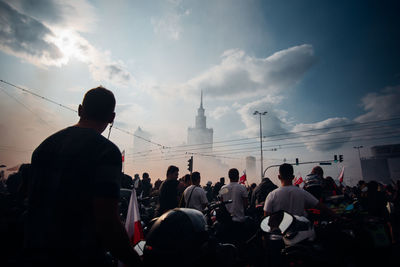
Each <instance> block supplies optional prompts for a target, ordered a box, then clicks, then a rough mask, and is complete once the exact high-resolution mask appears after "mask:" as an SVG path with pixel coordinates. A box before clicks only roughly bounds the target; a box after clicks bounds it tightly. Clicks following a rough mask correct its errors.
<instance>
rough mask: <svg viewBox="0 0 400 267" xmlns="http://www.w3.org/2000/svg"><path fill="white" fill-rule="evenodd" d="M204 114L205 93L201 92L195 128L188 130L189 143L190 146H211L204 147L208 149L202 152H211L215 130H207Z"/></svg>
mask: <svg viewBox="0 0 400 267" xmlns="http://www.w3.org/2000/svg"><path fill="white" fill-rule="evenodd" d="M204 112H205V110H204V108H203V91H201V96H200V107H199V108H198V109H197V116H196V121H195V127H194V128H191V127H189V128H188V137H187V143H188V145H197V144H209V145H207V146H204V147H206V148H205V149H204V150H202V152H211V151H212V143H213V129H212V128H207V118H206V116H205V115H204Z"/></svg>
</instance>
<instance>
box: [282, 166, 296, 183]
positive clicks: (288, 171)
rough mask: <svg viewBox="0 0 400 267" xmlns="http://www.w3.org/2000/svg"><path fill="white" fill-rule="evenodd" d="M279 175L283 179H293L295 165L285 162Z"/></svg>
mask: <svg viewBox="0 0 400 267" xmlns="http://www.w3.org/2000/svg"><path fill="white" fill-rule="evenodd" d="M279 175H280V179H282V180H292V179H293V178H294V176H293V166H292V165H290V164H287V163H283V164H282V165H281V166H279Z"/></svg>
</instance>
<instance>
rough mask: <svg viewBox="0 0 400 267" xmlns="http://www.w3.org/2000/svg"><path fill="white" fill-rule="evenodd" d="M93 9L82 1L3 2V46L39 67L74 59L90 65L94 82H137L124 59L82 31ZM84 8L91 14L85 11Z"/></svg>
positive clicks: (0, 7)
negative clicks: (111, 52) (112, 53)
mask: <svg viewBox="0 0 400 267" xmlns="http://www.w3.org/2000/svg"><path fill="white" fill-rule="evenodd" d="M92 9H93V8H92V7H91V6H90V4H89V3H88V2H86V1H83V0H82V1H72V2H68V3H66V2H62V1H44V0H43V1H38V3H37V5H36V2H35V5H33V4H32V3H31V2H30V1H16V2H12V5H9V4H7V3H5V2H0V49H1V50H2V51H4V52H6V53H8V54H11V55H14V56H16V57H19V58H22V59H24V60H26V61H28V62H29V63H31V64H34V65H36V66H39V67H47V66H58V67H61V66H63V65H65V64H67V63H68V62H69V60H70V59H72V58H75V59H77V60H79V61H81V62H84V63H86V64H87V65H88V67H89V71H90V72H91V74H92V78H93V79H94V80H95V81H107V82H111V83H113V84H116V85H119V86H129V85H132V84H134V83H135V80H134V79H133V77H132V75H131V74H130V73H129V72H128V71H127V70H126V67H125V65H124V63H123V62H122V61H116V60H113V59H112V57H111V55H110V53H109V52H107V51H102V50H100V49H97V48H96V47H94V46H93V45H92V44H91V43H90V42H89V41H87V40H86V39H85V38H83V37H82V36H81V35H80V34H79V32H81V31H86V30H88V29H89V27H86V26H84V25H83V24H85V25H90V21H93V20H94V18H93V19H92V17H93V14H92V13H93V12H92ZM74 10H75V11H76V12H74ZM77 10H79V11H77ZM25 11H26V12H27V13H23V12H25ZM84 11H85V12H88V14H82V12H84ZM49 12H50V13H49ZM29 14H33V15H34V17H33V16H30V15H29ZM78 17H85V18H87V19H84V20H79V19H77V18H78ZM39 18H42V19H43V20H40V19H39Z"/></svg>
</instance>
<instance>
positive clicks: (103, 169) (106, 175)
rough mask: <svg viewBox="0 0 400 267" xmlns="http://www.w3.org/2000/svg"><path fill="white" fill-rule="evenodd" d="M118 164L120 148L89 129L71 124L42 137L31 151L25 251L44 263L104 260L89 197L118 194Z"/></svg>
mask: <svg viewBox="0 0 400 267" xmlns="http://www.w3.org/2000/svg"><path fill="white" fill-rule="evenodd" d="M121 167H122V159H121V153H120V151H119V149H118V147H117V146H115V145H114V144H113V143H112V142H111V141H109V140H107V139H106V138H104V137H103V136H102V135H100V134H99V133H97V132H96V131H94V130H93V129H87V128H79V127H69V128H66V129H64V130H61V131H59V132H57V133H55V134H54V135H52V136H50V137H48V138H47V139H46V140H45V141H43V143H42V144H41V145H40V146H39V147H38V148H36V150H35V151H34V152H33V154H32V186H31V187H30V193H29V205H28V219H27V232H26V242H25V246H26V248H27V251H28V252H31V253H33V254H34V255H35V259H36V260H40V261H44V262H47V261H52V260H54V259H55V258H57V260H59V261H65V260H70V261H72V262H76V263H78V262H92V263H93V262H96V261H102V258H103V257H104V252H105V251H104V248H103V247H102V246H101V244H100V242H99V240H98V239H97V236H96V233H95V221H94V214H93V199H94V198H96V197H103V198H113V199H118V198H119V188H120V185H119V182H120V180H121V175H122V173H121ZM64 257H66V258H64ZM63 258H64V259H63ZM55 265H57V264H55Z"/></svg>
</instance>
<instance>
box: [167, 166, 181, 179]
mask: <svg viewBox="0 0 400 267" xmlns="http://www.w3.org/2000/svg"><path fill="white" fill-rule="evenodd" d="M175 172H179V168H178V167H176V166H174V165H171V166H169V167H168V169H167V177H168V176H170V175H172V174H174V173H175Z"/></svg>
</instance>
